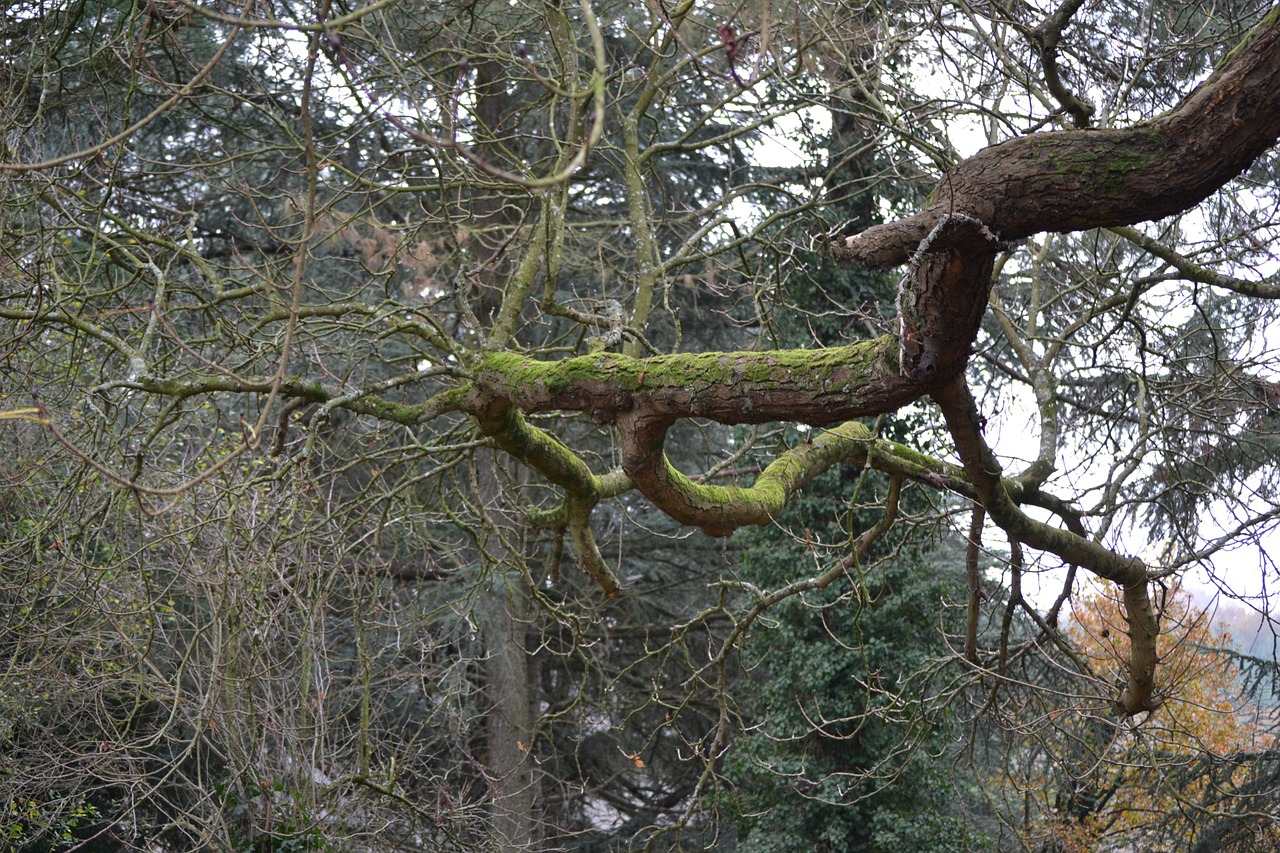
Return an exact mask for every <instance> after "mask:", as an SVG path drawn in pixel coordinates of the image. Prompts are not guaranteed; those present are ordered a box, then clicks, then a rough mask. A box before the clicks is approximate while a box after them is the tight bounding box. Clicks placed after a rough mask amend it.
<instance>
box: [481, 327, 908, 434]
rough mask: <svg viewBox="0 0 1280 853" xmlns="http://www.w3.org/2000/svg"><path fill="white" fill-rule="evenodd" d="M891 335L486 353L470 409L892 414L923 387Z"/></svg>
mask: <svg viewBox="0 0 1280 853" xmlns="http://www.w3.org/2000/svg"><path fill="white" fill-rule="evenodd" d="M897 350H898V343H897V341H896V339H894V338H893V337H891V336H887V335H886V336H885V337H882V338H877V339H876V340H873V341H866V342H863V343H859V344H854V345H852V346H846V347H833V348H831V349H816V350H775V351H770V352H709V353H678V354H675V355H664V356H654V357H652V358H632V357H629V356H625V355H619V354H616V353H594V354H591V355H584V356H578V357H577V358H569V359H563V360H561V361H539V360H537V359H534V358H529V357H525V356H521V355H519V354H517V353H509V352H492V353H486V354H485V355H484V356H482V357H481V358H480V359H478V361H477V363H476V364H475V366H474V375H475V385H474V387H473V389H472V391H471V392H470V398H469V401H468V404H467V408H468V410H470V411H472V412H473V413H474V412H477V411H479V410H482V409H484V408H485V407H486V406H488V405H491V404H492V402H493V401H501V402H503V403H505V404H508V405H511V406H515V407H517V408H519V409H521V410H522V411H524V412H526V413H528V414H533V413H538V412H550V411H577V412H588V413H590V414H591V415H592V417H594V418H595V419H596V420H597V421H598V422H600V423H614V422H616V421H617V420H618V418H619V417H621V416H622V415H624V414H632V413H636V412H640V413H642V414H643V415H644V416H645V417H652V418H660V419H675V418H687V417H701V418H708V419H710V420H713V421H716V422H718V423H722V424H758V423H767V422H770V421H785V422H791V423H807V424H810V425H813V426H827V425H830V424H833V423H840V422H841V421H846V420H849V419H851V418H855V417H863V416H867V415H877V414H882V413H884V412H889V411H895V410H897V409H898V408H900V407H902V406H904V405H906V404H907V403H909V402H911V401H912V400H915V399H918V398H919V397H920V396H921V395H922V394H923V393H924V391H925V389H926V387H927V386H926V385H924V384H923V383H920V382H915V381H911V380H909V379H907V378H904V377H902V376H900V375H899V369H898V355H897Z"/></svg>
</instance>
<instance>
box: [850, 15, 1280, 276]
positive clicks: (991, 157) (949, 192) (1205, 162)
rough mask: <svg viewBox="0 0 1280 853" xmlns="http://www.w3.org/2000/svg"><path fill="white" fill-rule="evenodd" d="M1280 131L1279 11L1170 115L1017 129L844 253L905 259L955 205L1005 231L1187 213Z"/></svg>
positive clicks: (1008, 235)
mask: <svg viewBox="0 0 1280 853" xmlns="http://www.w3.org/2000/svg"><path fill="white" fill-rule="evenodd" d="M1277 137H1280V8H1273V9H1272V10H1271V12H1269V13H1268V14H1267V15H1266V16H1265V17H1264V18H1263V19H1262V20H1261V21H1260V22H1259V23H1258V25H1257V26H1255V27H1254V29H1253V30H1252V31H1251V32H1250V33H1249V35H1248V36H1247V37H1246V38H1245V39H1244V40H1243V41H1242V43H1241V45H1240V46H1239V47H1238V48H1237V49H1236V50H1235V51H1233V52H1232V54H1231V56H1230V58H1229V59H1228V60H1227V61H1225V62H1223V63H1222V65H1220V66H1219V67H1218V69H1217V70H1216V71H1215V72H1214V74H1213V75H1212V76H1211V77H1210V78H1209V79H1208V80H1206V81H1205V82H1204V83H1202V84H1201V85H1200V86H1199V87H1198V88H1197V89H1196V90H1195V91H1194V92H1192V93H1191V94H1190V95H1188V96H1187V97H1186V98H1184V99H1183V101H1182V102H1181V103H1180V104H1179V105H1178V106H1177V107H1175V108H1174V109H1173V110H1171V111H1170V112H1168V113H1166V114H1164V115H1162V116H1159V117H1157V118H1155V119H1152V120H1151V121H1148V122H1144V123H1142V124H1139V125H1136V126H1134V127H1131V128H1125V129H1119V130H1073V131H1061V132H1053V133H1039V134H1033V135H1031V136H1024V137H1019V138H1017V139H1013V140H1010V141H1008V142H1004V143H1001V144H999V145H995V146H992V147H990V148H986V149H983V150H982V151H979V152H978V153H977V154H975V155H974V156H972V157H970V158H969V159H967V160H965V161H964V162H962V163H960V164H959V165H957V166H956V168H955V169H954V170H952V172H951V173H950V174H949V175H948V176H947V177H946V179H944V180H943V181H942V182H941V183H940V184H939V185H938V189H937V190H936V191H935V194H934V198H933V203H932V204H931V206H930V207H929V208H928V209H927V210H925V211H923V212H921V213H919V214H916V215H915V216H912V217H908V218H906V219H902V220H899V221H897V222H891V223H886V224H884V225H879V226H876V227H874V228H870V229H868V230H866V231H864V232H862V233H861V234H858V235H855V236H852V237H848V238H845V239H841V240H837V241H836V243H835V244H834V245H833V246H832V251H833V252H834V253H835V255H836V257H837V258H839V259H841V260H845V261H849V262H852V263H858V264H862V265H864V266H870V267H888V266H894V265H897V264H901V263H904V262H905V261H907V260H908V259H909V258H910V257H911V255H912V253H913V252H915V251H916V247H917V246H919V244H920V242H921V241H922V240H923V239H924V238H925V237H926V236H927V235H928V234H929V232H930V231H931V230H932V229H933V227H934V226H935V225H936V224H937V223H938V221H940V220H941V218H942V217H943V216H945V215H947V214H948V213H952V214H954V213H959V214H966V215H968V216H973V217H976V218H977V219H979V220H981V221H982V222H983V223H985V224H986V225H987V226H988V227H989V228H990V229H991V230H993V231H994V232H995V233H996V234H997V235H999V236H1000V237H1001V238H1003V239H1007V240H1011V239H1019V238H1022V237H1027V236H1030V235H1032V234H1036V233H1039V232H1041V231H1076V230H1080V229H1085V228H1103V227H1110V226H1119V225H1132V224H1133V223H1136V222H1143V221H1147V220H1151V219H1159V218H1162V217H1165V216H1170V215H1173V214H1175V213H1180V212H1182V211H1184V210H1186V209H1188V208H1190V207H1192V206H1194V205H1196V204H1198V203H1199V202H1201V201H1203V200H1204V199H1205V198H1207V197H1208V196H1209V195H1210V194H1212V193H1213V192H1214V191H1216V190H1217V189H1218V188H1219V187H1221V186H1222V185H1223V184H1225V183H1226V182H1227V181H1229V180H1231V179H1232V178H1234V177H1235V176H1237V175H1239V174H1240V173H1241V172H1242V171H1244V169H1245V168H1247V167H1248V166H1249V164H1250V163H1252V162H1253V161H1254V160H1255V159H1256V158H1257V157H1258V156H1259V155H1261V154H1262V153H1263V152H1264V151H1266V150H1267V149H1268V148H1270V147H1271V146H1272V145H1274V144H1275V142H1276V139H1277Z"/></svg>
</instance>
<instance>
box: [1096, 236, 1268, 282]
mask: <svg viewBox="0 0 1280 853" xmlns="http://www.w3.org/2000/svg"><path fill="white" fill-rule="evenodd" d="M1110 231H1111V232H1112V233H1113V234H1116V235H1118V236H1120V237H1123V238H1124V239H1126V240H1128V241H1129V242H1130V243H1133V244H1134V245H1135V246H1137V247H1139V248H1141V249H1143V250H1144V251H1146V252H1149V253H1150V254H1152V255H1154V256H1155V257H1157V258H1159V259H1160V260H1162V261H1164V262H1165V263H1167V264H1168V265H1169V266H1171V267H1173V268H1174V269H1176V270H1177V271H1178V272H1179V273H1181V274H1182V276H1183V277H1184V278H1186V279H1187V280H1188V281H1198V282H1200V283H1202V284H1209V285H1212V286H1214V287H1221V288H1223V289H1225V290H1232V291H1235V292H1236V293H1240V294H1243V295H1244V296H1252V297H1255V298H1258V299H1280V276H1275V275H1273V276H1271V279H1272V280H1271V281H1248V280H1246V279H1243V278H1235V277H1234V276H1229V275H1223V274H1222V273H1220V272H1218V271H1216V270H1211V269H1209V268H1208V267H1206V266H1201V265H1200V264H1197V263H1196V262H1195V261H1193V260H1191V259H1190V258H1187V257H1185V256H1183V255H1180V254H1178V253H1177V252H1175V251H1173V250H1172V249H1170V248H1169V247H1168V246H1165V245H1163V244H1162V243H1160V242H1158V241H1156V240H1153V239H1151V238H1150V237H1148V236H1147V235H1146V234H1143V233H1142V232H1141V231H1139V230H1137V229H1136V228H1130V227H1128V226H1123V227H1120V226H1118V227H1115V228H1112V229H1110Z"/></svg>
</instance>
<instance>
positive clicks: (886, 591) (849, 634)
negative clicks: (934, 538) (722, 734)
mask: <svg viewBox="0 0 1280 853" xmlns="http://www.w3.org/2000/svg"><path fill="white" fill-rule="evenodd" d="M857 475H858V472H856V471H850V470H845V471H834V472H829V473H828V474H826V475H824V476H823V477H822V478H820V479H819V480H818V481H816V482H815V483H813V484H811V487H810V488H808V489H807V490H806V492H805V495H804V497H803V498H802V499H801V500H800V501H798V502H797V504H796V505H795V507H794V508H793V509H792V510H790V511H788V513H787V514H786V515H785V516H784V517H783V518H782V519H780V523H781V525H782V526H783V527H788V528H790V529H792V530H793V531H806V533H805V534H804V535H805V536H806V537H811V538H812V540H814V542H815V543H821V544H815V546H814V547H813V548H808V547H806V544H805V543H803V542H797V541H792V540H784V539H782V538H781V537H780V536H779V535H778V534H777V532H776V531H773V530H768V531H762V532H760V533H757V534H754V535H753V536H751V537H750V539H751V541H750V544H749V546H748V547H747V549H746V552H745V554H744V558H743V573H744V575H745V576H746V579H747V580H749V581H751V582H752V583H754V584H756V585H758V586H760V587H763V588H775V587H778V586H782V585H784V584H786V583H788V582H790V581H793V580H795V579H796V578H797V577H800V576H803V575H804V574H808V573H813V572H814V560H815V554H814V551H815V550H816V549H818V548H822V549H823V551H822V552H821V553H822V556H821V560H822V561H823V562H824V563H827V562H830V561H833V560H838V559H840V558H841V557H843V556H844V554H845V553H847V546H846V547H840V546H834V547H833V546H831V545H830V543H840V542H844V541H846V540H847V538H848V531H847V529H846V528H845V525H846V524H847V523H848V521H849V519H848V518H847V516H846V515H844V514H841V513H838V512H837V510H836V507H837V506H838V502H839V501H840V500H841V498H840V497H839V496H841V495H848V494H849V493H850V492H851V491H852V490H853V487H854V483H853V480H854V479H855V478H856V477H857ZM868 485H869V484H863V487H862V488H863V490H864V493H865V490H866V489H867V488H868ZM873 521H874V517H873V516H872V515H871V514H870V513H857V514H856V516H855V520H854V526H855V532H856V531H857V530H861V529H865V527H866V526H868V525H869V524H870V523H873ZM917 532H919V531H917ZM887 538H888V539H889V540H890V543H888V544H887V545H886V547H885V549H884V550H885V551H886V553H888V548H894V549H896V550H895V552H894V553H892V555H891V556H889V557H887V558H886V559H882V560H879V561H878V562H874V563H873V564H872V565H871V567H870V568H869V570H868V571H867V572H866V573H865V574H863V575H858V574H857V573H856V572H853V571H851V573H850V576H848V577H846V578H844V579H841V580H838V581H837V582H835V583H833V584H831V585H830V586H829V587H828V588H827V589H826V590H824V591H822V592H814V593H810V594H807V595H805V596H803V597H796V598H792V599H789V600H787V601H785V602H783V603H782V604H780V605H778V606H777V607H775V608H774V609H772V610H770V611H769V614H768V618H769V622H770V625H771V627H770V628H768V629H764V630H758V631H756V633H755V635H754V636H753V639H752V641H751V642H750V644H749V645H748V646H747V648H746V649H745V651H744V654H743V661H744V665H745V666H746V667H747V668H748V670H749V672H750V675H749V678H750V689H749V690H746V691H743V693H744V695H746V696H747V697H748V698H747V699H745V701H746V702H747V704H748V707H749V709H750V710H749V712H748V713H747V716H748V717H749V718H750V719H753V720H758V721H761V726H760V728H759V729H756V730H754V731H752V732H751V733H750V734H749V735H748V736H746V737H744V738H743V739H742V741H741V743H740V749H739V750H738V751H737V752H735V753H734V757H733V759H732V762H731V769H730V775H731V776H732V778H733V779H734V781H735V783H736V795H737V801H736V803H735V807H736V808H737V809H738V810H739V814H740V815H741V820H742V832H741V836H740V848H739V849H741V850H748V851H791V850H796V851H799V850H814V849H816V850H824V851H825V850H831V851H868V853H870V851H890V850H895V851H896V850H901V849H903V847H904V845H909V846H910V848H911V849H914V850H918V851H929V852H930V853H932V852H933V851H938V853H942V851H959V850H974V849H982V847H981V844H980V843H979V842H980V839H975V838H971V837H969V835H968V834H967V833H966V831H965V827H964V825H963V823H962V822H961V821H960V820H959V818H958V817H957V815H958V814H959V810H958V809H957V808H955V807H954V806H952V805H951V804H950V801H952V800H953V799H954V794H953V793H952V791H951V788H950V783H949V777H950V775H951V773H952V768H951V767H949V766H948V765H947V763H946V762H945V760H944V759H942V758H939V757H938V756H939V755H940V754H941V753H944V752H945V750H946V747H947V744H948V742H949V740H950V734H951V732H950V730H949V727H948V724H947V721H946V719H945V718H939V717H938V716H937V714H936V712H934V711H930V710H928V709H926V708H925V707H924V706H923V699H924V698H925V693H924V691H925V689H926V688H927V686H928V685H927V682H926V680H925V679H923V678H922V677H921V675H922V673H923V672H924V671H925V670H927V669H928V668H929V667H930V665H931V662H932V661H934V660H936V659H937V658H938V657H940V656H942V655H943V654H945V652H946V649H945V646H944V644H943V640H942V636H941V631H942V630H943V628H944V627H945V626H944V625H943V617H945V616H947V615H948V614H949V613H950V612H952V611H949V610H947V609H946V608H945V607H944V604H945V602H947V601H952V600H956V599H957V598H958V597H959V596H960V595H961V594H962V587H963V580H962V578H961V577H960V576H959V575H958V574H956V572H955V570H954V569H955V568H958V566H955V567H954V568H953V569H952V570H940V569H939V568H938V567H937V566H935V565H932V564H931V563H930V561H929V559H928V555H927V553H926V550H927V548H928V545H927V544H924V543H923V542H922V539H923V538H924V537H920V536H914V537H912V540H913V541H912V542H911V543H910V544H906V543H903V542H901V541H900V540H901V539H902V536H894V535H893V531H891V532H890V535H889V536H888V537H887ZM871 559H872V560H874V559H875V558H874V555H873V556H872V558H871ZM950 627H952V628H953V629H954V627H955V626H950Z"/></svg>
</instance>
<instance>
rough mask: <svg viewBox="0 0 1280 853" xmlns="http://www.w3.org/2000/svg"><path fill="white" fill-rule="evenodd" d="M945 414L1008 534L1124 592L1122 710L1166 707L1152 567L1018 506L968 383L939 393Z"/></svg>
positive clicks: (976, 483) (984, 498)
mask: <svg viewBox="0 0 1280 853" xmlns="http://www.w3.org/2000/svg"><path fill="white" fill-rule="evenodd" d="M933 397H934V399H935V400H936V401H937V402H938V405H939V406H940V407H941V409H942V414H943V417H944V418H945V419H946V423H947V430H948V431H949V432H950V433H951V437H952V439H954V441H955V444H956V450H957V452H958V453H959V455H960V459H961V461H962V462H963V463H964V468H965V471H966V472H967V473H968V475H969V479H970V481H971V482H972V483H973V487H974V489H975V490H976V492H977V494H978V499H979V500H980V502H981V503H982V505H983V507H985V508H986V511H987V514H988V515H990V516H991V520H992V521H994V522H995V523H996V524H997V525H998V526H999V527H1000V528H1001V529H1002V530H1004V531H1005V532H1006V533H1008V534H1009V536H1010V538H1012V539H1016V540H1017V541H1019V542H1022V543H1024V544H1026V545H1030V546H1031V547H1033V548H1038V549H1040V550H1042V551H1048V552H1050V553H1052V554H1057V555H1058V556H1059V557H1061V558H1062V559H1064V560H1066V561H1067V562H1069V563H1073V564H1075V565H1078V566H1083V567H1084V568H1086V569H1088V570H1089V571H1091V572H1093V573H1094V574H1096V575H1098V576H1099V577H1101V578H1105V579H1106V580H1110V581H1112V582H1114V583H1116V584H1119V585H1120V587H1121V588H1122V589H1123V591H1124V601H1125V613H1126V617H1127V619H1128V623H1129V641H1130V656H1129V674H1128V680H1127V684H1126V686H1125V688H1124V690H1123V691H1122V693H1121V695H1120V697H1119V700H1118V702H1117V707H1119V708H1120V709H1121V710H1122V711H1123V712H1124V713H1126V714H1130V715H1132V714H1137V713H1139V712H1141V711H1153V710H1155V709H1156V708H1157V707H1158V706H1159V705H1160V700H1159V698H1158V697H1157V696H1156V695H1155V668H1156V636H1157V634H1158V633H1159V625H1158V623H1157V620H1156V616H1155V611H1154V609H1153V608H1152V606H1151V598H1150V595H1149V594H1148V591H1147V567H1146V565H1145V564H1144V563H1143V562H1142V561H1141V560H1139V559H1138V558H1137V557H1124V556H1121V555H1120V554H1117V553H1116V552H1114V551H1112V550H1110V549H1109V548H1105V547H1103V546H1102V545H1100V544H1098V543H1097V542H1094V541H1092V540H1090V539H1087V538H1085V537H1083V536H1079V535H1077V534H1075V533H1072V532H1070V531H1067V530H1062V529H1060V528H1057V527H1052V526H1050V525H1048V524H1045V523H1043V522H1040V521H1036V520H1035V519H1033V518H1031V517H1030V516H1028V515H1027V514H1026V513H1024V512H1023V511H1022V510H1021V509H1019V508H1018V506H1017V504H1015V503H1014V501H1013V500H1012V498H1011V497H1010V495H1009V491H1008V489H1007V488H1006V481H1004V480H1002V479H1001V477H1000V463H999V461H998V460H997V459H996V457H995V454H994V453H992V451H991V448H989V447H988V446H987V443H986V441H985V440H984V439H983V437H982V432H981V429H980V428H979V416H978V410H977V405H976V404H975V403H974V400H973V396H972V395H971V394H970V393H969V388H968V386H967V385H965V383H964V380H963V378H957V379H956V380H955V381H953V382H951V383H948V384H947V385H946V386H944V387H942V388H939V389H937V390H935V391H934V392H933Z"/></svg>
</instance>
